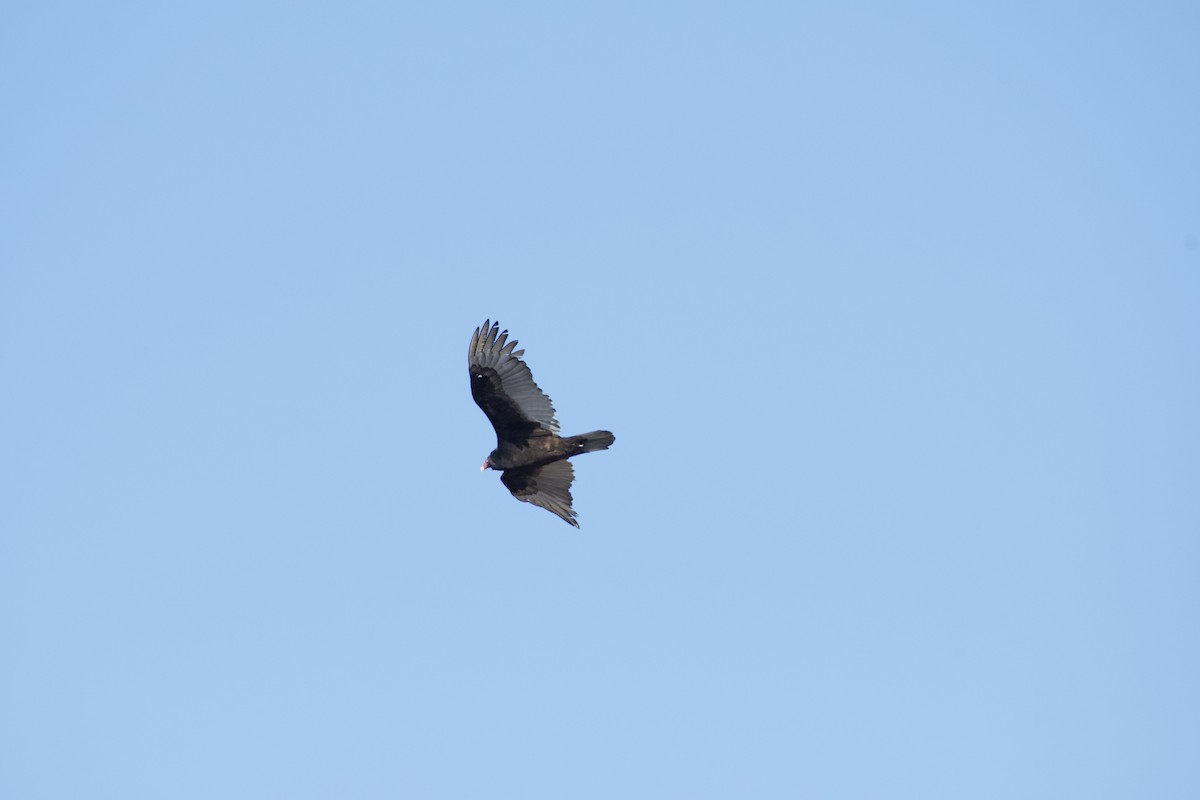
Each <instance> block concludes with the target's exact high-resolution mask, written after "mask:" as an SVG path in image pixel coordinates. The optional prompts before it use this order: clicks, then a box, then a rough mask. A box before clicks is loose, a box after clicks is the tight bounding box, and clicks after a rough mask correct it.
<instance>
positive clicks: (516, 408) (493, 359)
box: [467, 320, 615, 528]
mask: <svg viewBox="0 0 1200 800" xmlns="http://www.w3.org/2000/svg"><path fill="white" fill-rule="evenodd" d="M507 340H508V331H501V330H500V323H496V324H495V325H493V324H492V321H491V320H488V321H487V322H484V323H483V327H482V328H476V329H475V335H474V336H472V337H471V349H470V350H469V351H468V352H467V362H468V363H469V364H470V367H471V396H472V397H474V398H475V402H476V404H478V406H479V407H480V408H482V409H483V413H484V414H487V418H488V419H490V420H491V421H492V427H493V428H495V429H496V449H495V450H493V451H492V452H491V454H490V455H488V457H487V458H486V459H484V462H483V466H482V467H480V468H479V470H480V472H482V471H483V470H485V469H489V468H490V469H498V470H503V474H502V475H501V476H500V481H501V482H502V483H503V484H504V485H505V486H506V487H508V490H509V491H510V492H512V495H513V497H515V498H517V499H518V500H521V501H523V502H526V503H533V504H534V505H535V506H541V507H542V508H544V509H546V510H547V511H550V512H552V513H554V514H557V515H558V516H560V517H562V518H563V519H564V520H565V521H566V522H567V523H568V524H570V525H574V526H575V527H576V528H578V527H579V523H578V522H576V521H575V509H573V508H571V481H572V480H574V479H575V469H574V468H573V467H572V466H571V462H570V461H567V459H568V458H571V457H572V456H577V455H579V454H580V453H590V452H592V451H593V450H607V449H608V447H609V445H611V444H612V443H613V441H614V440H615V437H614V436H613V435H612V434H611V433H609V432H608V431H592V432H591V433H584V434H581V435H579V436H565V437H564V436H559V435H558V419H557V418H556V417H555V415H554V406H552V405H551V404H550V398H549V397H547V396H546V394H545V392H543V391H542V390H541V389H539V388H538V385H537V384H536V383H534V382H533V373H531V372H530V371H529V367H527V366H525V362H524V361H522V360H521V359H520V358H518V356H523V355H525V351H524V350H516V349H514V348H516V346H517V341H516V339H514V340H512V341H511V342H508V343H507V344H505V342H506V341H507Z"/></svg>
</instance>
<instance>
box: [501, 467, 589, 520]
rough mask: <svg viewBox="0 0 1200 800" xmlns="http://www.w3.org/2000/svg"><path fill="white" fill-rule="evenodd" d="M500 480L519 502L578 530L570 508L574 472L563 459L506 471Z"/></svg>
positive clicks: (573, 513)
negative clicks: (528, 504) (552, 514)
mask: <svg viewBox="0 0 1200 800" xmlns="http://www.w3.org/2000/svg"><path fill="white" fill-rule="evenodd" d="M500 480H501V481H503V483H504V485H505V486H507V487H508V490H509V491H510V492H512V494H513V497H515V498H517V499H518V500H523V501H524V502H526V503H533V504H534V505H535V506H541V507H542V508H544V509H546V510H547V511H550V512H552V513H554V514H557V515H558V516H560V517H562V518H563V519H564V520H566V521H567V523H568V524H570V525H574V526H575V527H576V528H578V527H579V523H578V522H576V521H575V509H573V508H571V481H573V480H575V468H574V467H572V466H571V462H570V461H567V460H566V459H565V458H564V459H563V460H562V461H551V462H550V463H549V464H543V465H542V466H540V467H521V468H520V469H508V470H505V471H504V472H503V473H502V474H501V475H500Z"/></svg>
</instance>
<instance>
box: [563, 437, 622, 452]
mask: <svg viewBox="0 0 1200 800" xmlns="http://www.w3.org/2000/svg"><path fill="white" fill-rule="evenodd" d="M616 440H617V437H615V436H613V435H612V434H611V433H610V432H608V431H592V432H591V433H581V434H579V435H578V436H571V437H568V438H567V442H568V443H569V444H570V445H571V447H572V449H574V450H575V452H573V453H571V455H573V456H575V455H579V454H580V453H591V452H593V451H595V450H607V449H608V448H609V447H611V446H612V443H613V442H615V441H616Z"/></svg>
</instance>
